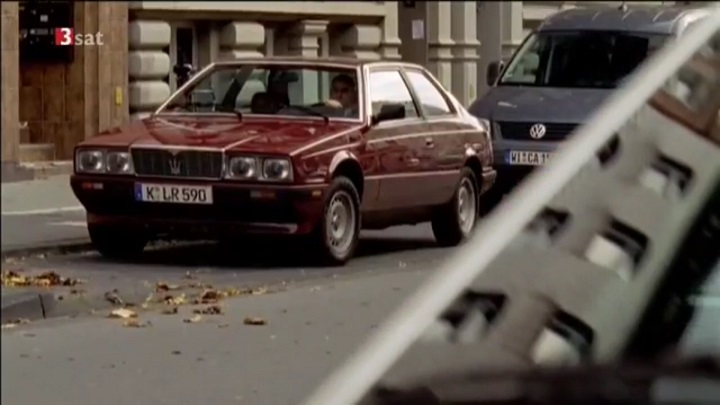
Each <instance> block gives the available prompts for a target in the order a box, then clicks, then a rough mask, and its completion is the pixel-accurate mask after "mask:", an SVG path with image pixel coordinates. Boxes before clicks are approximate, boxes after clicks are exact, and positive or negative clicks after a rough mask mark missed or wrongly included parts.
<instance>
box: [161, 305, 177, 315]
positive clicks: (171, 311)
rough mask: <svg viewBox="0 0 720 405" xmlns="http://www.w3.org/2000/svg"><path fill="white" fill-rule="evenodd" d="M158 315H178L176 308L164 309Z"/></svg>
mask: <svg viewBox="0 0 720 405" xmlns="http://www.w3.org/2000/svg"><path fill="white" fill-rule="evenodd" d="M160 313H161V314H163V315H175V314H177V313H178V308H177V307H171V308H165V309H163V310H162V311H160Z"/></svg>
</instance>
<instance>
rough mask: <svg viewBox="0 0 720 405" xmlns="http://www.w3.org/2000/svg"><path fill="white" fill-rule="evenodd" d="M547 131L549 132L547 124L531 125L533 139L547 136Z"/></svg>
mask: <svg viewBox="0 0 720 405" xmlns="http://www.w3.org/2000/svg"><path fill="white" fill-rule="evenodd" d="M545 132H547V128H545V125H543V124H535V125H533V126H531V127H530V137H531V138H532V139H540V138H542V137H543V136H545Z"/></svg>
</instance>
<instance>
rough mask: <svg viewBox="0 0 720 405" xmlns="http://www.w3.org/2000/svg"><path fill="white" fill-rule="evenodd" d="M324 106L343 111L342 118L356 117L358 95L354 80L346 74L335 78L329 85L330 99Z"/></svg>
mask: <svg viewBox="0 0 720 405" xmlns="http://www.w3.org/2000/svg"><path fill="white" fill-rule="evenodd" d="M325 105H326V106H328V107H331V108H337V109H342V110H344V111H343V113H342V116H344V117H355V116H357V115H358V94H357V86H356V85H355V80H354V79H353V78H352V77H350V75H346V74H340V75H337V76H335V78H333V80H332V83H331V84H330V98H329V99H328V100H327V101H326V102H325Z"/></svg>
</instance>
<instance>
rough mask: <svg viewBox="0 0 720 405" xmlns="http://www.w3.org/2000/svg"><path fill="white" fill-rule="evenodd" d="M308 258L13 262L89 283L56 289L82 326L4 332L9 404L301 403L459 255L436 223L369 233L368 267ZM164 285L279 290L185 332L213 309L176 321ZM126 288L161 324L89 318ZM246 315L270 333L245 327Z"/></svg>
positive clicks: (193, 252)
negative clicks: (437, 240)
mask: <svg viewBox="0 0 720 405" xmlns="http://www.w3.org/2000/svg"><path fill="white" fill-rule="evenodd" d="M294 248H295V247H294V246H292V245H290V246H268V245H265V246H258V245H253V246H247V247H244V246H233V247H231V248H230V249H227V248H223V247H218V246H215V245H211V244H201V245H194V246H185V247H182V248H167V249H159V250H156V251H150V252H147V254H146V255H145V257H143V259H142V260H140V261H138V262H133V263H117V262H110V261H107V260H105V259H102V258H99V257H98V256H97V255H96V254H84V255H67V256H50V257H47V258H45V259H37V258H34V259H29V260H26V261H23V262H11V263H6V264H5V265H4V266H3V267H4V269H6V270H7V269H12V268H15V269H18V271H19V272H20V274H23V275H33V274H38V273H41V272H45V271H54V272H56V273H57V274H59V275H60V276H63V277H68V278H71V279H83V280H85V283H84V284H82V285H78V286H75V287H55V288H53V289H52V290H53V291H54V292H55V294H56V296H58V297H63V302H64V303H65V304H68V305H70V307H72V305H71V303H77V304H78V305H77V308H82V309H83V312H82V313H81V314H80V316H73V317H60V318H55V319H50V320H44V321H40V322H34V323H29V324H25V325H19V326H17V327H15V328H12V329H6V330H4V331H3V332H2V333H3V337H2V338H3V345H2V367H3V368H5V369H6V370H13V372H11V373H3V377H2V401H4V402H6V403H12V404H33V405H40V404H44V403H53V404H65V403H67V404H71V403H72V404H74V403H87V404H108V403H128V404H130V403H133V404H134V403H148V404H155V403H169V404H198V403H223V404H224V403H235V402H237V401H239V402H240V403H247V404H293V403H297V401H298V400H299V399H300V398H301V397H302V396H305V395H307V394H309V392H310V390H311V389H312V388H314V387H315V386H316V385H317V384H319V383H320V381H321V380H322V378H323V377H324V376H325V375H326V374H327V373H328V372H329V371H330V370H331V369H332V367H334V366H336V365H337V364H339V362H340V361H342V360H343V359H344V358H345V356H347V355H348V354H350V352H351V351H352V349H353V348H354V347H355V346H356V345H357V344H358V343H359V342H360V341H362V339H363V338H364V337H365V336H366V335H367V333H368V332H370V331H371V330H372V329H373V328H374V327H375V325H377V323H378V322H379V321H380V320H381V319H382V318H383V317H384V316H386V315H387V312H388V311H389V310H391V309H393V308H394V307H396V306H397V305H398V304H399V302H400V301H402V299H403V298H405V297H406V296H407V294H408V293H409V292H410V291H411V290H412V289H413V288H414V287H415V286H416V285H417V284H418V283H419V282H420V281H421V280H422V278H423V277H424V276H425V275H427V274H429V272H430V271H431V270H434V269H435V268H437V266H438V265H439V264H440V263H441V262H442V260H443V258H444V257H445V256H446V255H447V254H448V253H450V252H451V251H452V249H440V248H437V247H436V246H435V244H434V240H433V239H432V233H431V231H430V228H429V226H427V225H422V226H417V227H398V228H392V229H389V230H386V231H382V232H366V233H365V234H364V236H363V239H362V242H361V245H360V249H359V252H358V257H357V258H355V259H354V260H352V261H351V262H350V263H348V264H347V265H346V266H344V267H340V268H318V267H313V266H312V265H311V264H310V263H308V264H305V263H304V262H303V260H304V259H298V257H297V256H296V254H297V253H298V252H296V251H295V250H294ZM188 275H189V276H191V277H192V279H188V278H187V277H188ZM158 282H163V283H167V284H177V285H179V286H180V287H182V289H181V290H178V291H169V292H167V294H171V295H173V296H174V297H177V296H179V295H182V294H186V296H187V298H188V300H191V299H192V297H197V296H198V295H199V294H200V292H201V291H202V290H203V288H206V287H210V286H211V287H212V288H213V289H214V290H216V291H220V290H228V289H230V288H239V289H240V288H243V287H256V288H261V289H260V290H257V289H256V292H260V293H262V292H263V289H262V288H266V290H267V293H264V294H258V295H252V294H251V295H247V296H242V297H238V298H233V299H225V300H222V301H221V302H220V304H221V305H222V307H223V308H224V310H225V315H214V316H213V315H202V317H203V319H202V320H201V321H200V322H198V323H184V322H183V319H188V318H189V317H190V316H191V315H192V314H191V312H190V311H192V309H193V308H205V307H206V306H193V305H181V306H179V310H180V313H179V314H175V315H163V314H162V310H163V309H167V308H170V307H171V305H167V304H165V303H156V301H155V299H156V298H162V296H163V295H166V293H156V292H155V290H156V283H158ZM194 284H202V285H203V286H204V287H203V288H196V287H194V286H193V285H194ZM71 290H81V292H80V293H79V294H73V293H71ZM112 290H116V291H117V293H116V295H117V296H119V297H121V299H123V301H125V302H131V303H133V304H135V305H137V306H136V307H135V308H134V310H136V311H137V313H138V314H140V316H139V319H140V322H141V323H144V322H146V321H148V320H149V321H150V322H151V324H152V325H151V326H148V327H144V328H140V329H138V328H128V327H123V326H122V320H116V319H107V318H106V316H107V314H108V313H109V312H110V309H109V308H104V309H102V310H98V311H96V312H94V313H90V312H88V311H86V310H87V309H88V308H89V306H92V307H94V308H100V307H101V306H100V304H101V303H105V304H107V302H106V301H105V300H104V295H105V293H106V292H109V291H112ZM151 295H152V297H153V300H152V302H151V304H150V305H149V307H147V308H143V307H142V305H141V304H142V303H143V302H145V300H146V299H147V298H148V297H149V296H151ZM108 305H109V304H108ZM246 316H260V317H262V318H263V319H266V320H267V321H268V324H267V325H264V326H248V325H244V324H243V318H244V317H246ZM39 387H42V388H39Z"/></svg>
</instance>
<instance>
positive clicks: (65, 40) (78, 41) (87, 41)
mask: <svg viewBox="0 0 720 405" xmlns="http://www.w3.org/2000/svg"><path fill="white" fill-rule="evenodd" d="M55 45H58V46H79V45H82V46H97V45H104V43H103V34H102V32H97V33H95V34H80V33H76V32H75V29H74V28H55Z"/></svg>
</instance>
